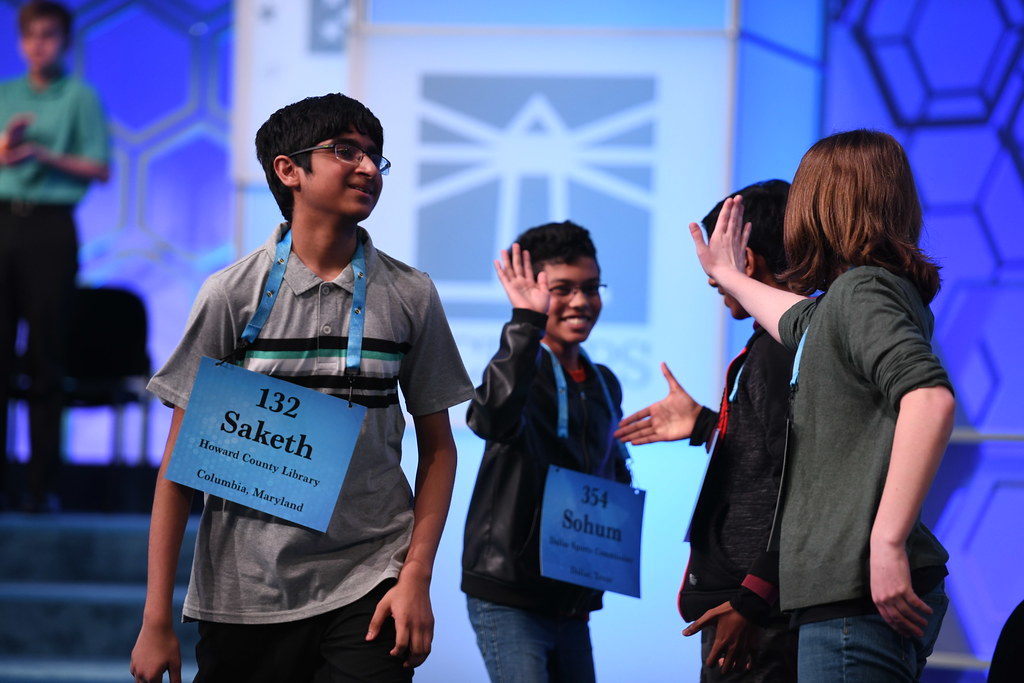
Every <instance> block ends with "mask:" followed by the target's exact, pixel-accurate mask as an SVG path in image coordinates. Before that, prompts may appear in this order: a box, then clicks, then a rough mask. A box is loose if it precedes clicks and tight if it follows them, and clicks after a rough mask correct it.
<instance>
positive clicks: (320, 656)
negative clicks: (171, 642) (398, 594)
mask: <svg viewBox="0 0 1024 683" xmlns="http://www.w3.org/2000/svg"><path fill="white" fill-rule="evenodd" d="M394 585H395V580H394V579H391V580H389V581H385V582H383V583H381V584H380V585H379V586H377V587H376V588H374V589H373V590H372V591H370V592H369V593H368V594H366V595H365V596H363V597H362V598H360V599H359V600H357V601H355V602H353V603H351V604H349V605H345V606H344V607H340V608H338V609H336V610H333V611H331V612H327V613H325V614H320V615H317V616H315V617H310V618H308V619H302V620H301V621H290V622H286V623H283V624H221V623H215V622H211V621H200V622H199V643H198V644H197V645H196V661H197V662H198V664H199V675H198V676H196V678H195V681H194V683H224V682H225V681H240V682H241V681H245V682H246V683H307V682H308V683H357V682H360V683H362V682H364V681H365V682H371V681H372V682H373V683H390V682H392V681H393V682H395V683H399V682H403V683H404V682H407V681H411V680H412V669H410V668H405V667H404V666H403V665H402V663H403V662H402V660H401V659H398V658H396V657H392V656H391V649H392V648H394V646H395V622H394V619H391V618H390V617H389V618H388V619H387V620H386V621H385V622H384V625H383V626H382V628H381V630H380V633H379V634H378V635H377V638H376V639H375V640H372V641H369V642H367V640H366V631H367V629H368V628H369V625H370V619H371V618H372V617H373V611H374V610H375V609H376V608H377V603H378V602H380V599H381V598H382V597H384V594H385V593H386V592H388V590H390V589H391V587H392V586H394Z"/></svg>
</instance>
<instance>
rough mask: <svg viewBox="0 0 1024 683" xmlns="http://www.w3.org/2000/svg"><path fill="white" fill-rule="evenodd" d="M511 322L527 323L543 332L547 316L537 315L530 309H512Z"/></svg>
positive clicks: (546, 323)
mask: <svg viewBox="0 0 1024 683" xmlns="http://www.w3.org/2000/svg"><path fill="white" fill-rule="evenodd" d="M512 322H514V323H529V324H531V325H533V326H534V327H539V328H540V329H542V330H543V329H545V328H546V327H547V326H548V316H547V315H546V314H544V313H538V312H537V311H534V310H533V309H530V308H513V309H512Z"/></svg>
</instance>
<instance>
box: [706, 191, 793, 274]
mask: <svg viewBox="0 0 1024 683" xmlns="http://www.w3.org/2000/svg"><path fill="white" fill-rule="evenodd" d="M737 194H738V195H740V196H741V197H743V224H744V225H746V224H747V223H750V224H751V228H750V240H749V241H748V242H747V246H748V247H750V248H751V250H752V251H753V252H754V253H755V254H757V255H758V256H761V257H763V258H764V260H765V263H766V264H767V265H768V268H769V269H770V270H771V271H772V274H773V275H776V276H779V275H782V274H783V273H784V272H786V243H785V239H784V234H785V230H784V226H785V218H786V200H787V199H788V198H789V183H788V182H786V181H785V180H777V179H776V180H764V181H761V182H759V183H754V184H753V185H747V186H746V187H744V188H743V189H742V190H740V191H739V192H736V193H734V194H731V195H729V196H730V197H734V196H736V195H737ZM724 203H725V200H724V199H723V200H722V201H720V202H718V203H717V204H715V208H713V209H711V212H710V213H708V215H707V216H704V220H702V221H701V224H702V225H703V226H704V232H706V233H707V235H708V238H709V239H710V238H711V233H713V232H714V231H715V224H716V223H717V222H718V214H720V213H721V212H722V205H723V204H724Z"/></svg>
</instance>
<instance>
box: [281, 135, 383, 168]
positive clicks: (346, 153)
mask: <svg viewBox="0 0 1024 683" xmlns="http://www.w3.org/2000/svg"><path fill="white" fill-rule="evenodd" d="M318 149H333V150H334V156H336V157H338V158H339V159H341V160H342V161H344V162H345V163H346V164H352V165H353V166H358V165H359V164H361V163H362V162H363V157H369V158H370V161H372V162H373V165H374V166H376V167H377V170H378V171H380V174H381V175H387V174H388V171H389V170H391V162H390V161H388V160H387V159H385V158H384V157H382V156H381V155H380V154H374V153H373V152H367V151H366V150H365V149H360V148H359V147H356V146H355V145H353V144H352V143H349V142H338V143H332V144H330V145H317V146H315V147H307V148H305V149H300V150H299V151H297V152H292V153H291V154H289V155H288V156H290V157H293V156H295V155H296V154H304V153H306V152H313V151H315V150H318Z"/></svg>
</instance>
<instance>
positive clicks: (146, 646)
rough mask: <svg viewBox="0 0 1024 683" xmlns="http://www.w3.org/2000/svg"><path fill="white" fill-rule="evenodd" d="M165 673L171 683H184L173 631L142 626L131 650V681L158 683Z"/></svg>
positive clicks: (168, 627) (168, 626)
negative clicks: (182, 682)
mask: <svg viewBox="0 0 1024 683" xmlns="http://www.w3.org/2000/svg"><path fill="white" fill-rule="evenodd" d="M165 671H166V672H167V674H168V676H170V679H171V683H181V646H180V645H179V644H178V636H177V635H175V633H174V627H172V626H171V625H170V624H167V625H166V626H164V627H152V626H147V625H146V624H143V625H142V630H141V631H139V638H138V640H136V641H135V647H134V648H133V649H132V661H131V669H130V672H131V674H132V680H133V681H134V683H159V681H162V680H163V675H164V672H165Z"/></svg>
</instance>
